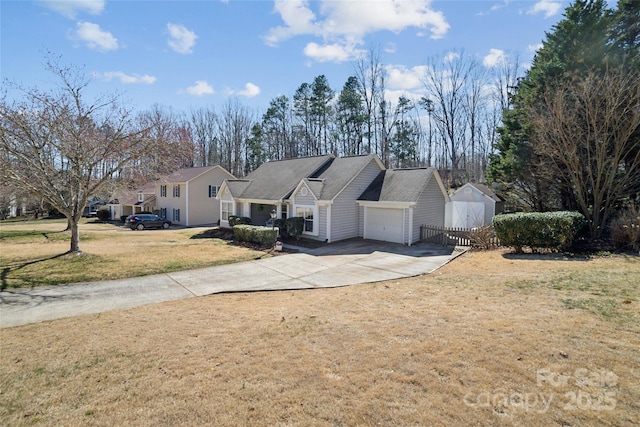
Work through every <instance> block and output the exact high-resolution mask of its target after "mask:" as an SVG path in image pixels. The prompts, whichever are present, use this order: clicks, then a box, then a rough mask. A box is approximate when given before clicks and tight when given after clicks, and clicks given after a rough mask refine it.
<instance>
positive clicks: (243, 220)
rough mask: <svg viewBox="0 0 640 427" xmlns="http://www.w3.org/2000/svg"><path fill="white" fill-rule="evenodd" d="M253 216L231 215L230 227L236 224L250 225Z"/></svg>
mask: <svg viewBox="0 0 640 427" xmlns="http://www.w3.org/2000/svg"><path fill="white" fill-rule="evenodd" d="M250 224H251V218H248V217H246V216H235V215H229V227H231V228H233V226H234V225H250Z"/></svg>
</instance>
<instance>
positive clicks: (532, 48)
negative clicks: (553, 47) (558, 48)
mask: <svg viewBox="0 0 640 427" xmlns="http://www.w3.org/2000/svg"><path fill="white" fill-rule="evenodd" d="M542 46H543V45H542V43H538V44H530V45H529V46H528V47H527V49H529V51H530V52H537V51H539V50H540V49H542Z"/></svg>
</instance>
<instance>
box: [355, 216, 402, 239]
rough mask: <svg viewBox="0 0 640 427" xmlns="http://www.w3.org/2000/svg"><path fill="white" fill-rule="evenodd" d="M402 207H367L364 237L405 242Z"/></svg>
mask: <svg viewBox="0 0 640 427" xmlns="http://www.w3.org/2000/svg"><path fill="white" fill-rule="evenodd" d="M403 220H404V211H403V210H402V209H388V208H366V213H365V226H364V227H365V228H364V230H365V231H364V233H365V235H364V238H365V239H373V240H383V241H385V242H395V243H404V239H403V238H402V237H403V236H402V223H403Z"/></svg>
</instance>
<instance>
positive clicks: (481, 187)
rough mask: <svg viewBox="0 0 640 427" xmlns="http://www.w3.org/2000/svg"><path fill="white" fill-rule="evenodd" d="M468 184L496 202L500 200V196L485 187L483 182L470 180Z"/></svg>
mask: <svg viewBox="0 0 640 427" xmlns="http://www.w3.org/2000/svg"><path fill="white" fill-rule="evenodd" d="M469 185H472V186H474V187H475V188H477V189H478V190H480V191H481V192H482V193H484V194H485V195H486V196H487V197H490V198H491V199H493V200H494V201H496V202H501V201H502V198H501V197H500V196H498V195H497V194H496V193H495V192H494V191H493V190H492V189H491V188H489V187H487V186H486V185H484V184H477V183H475V182H470V183H469Z"/></svg>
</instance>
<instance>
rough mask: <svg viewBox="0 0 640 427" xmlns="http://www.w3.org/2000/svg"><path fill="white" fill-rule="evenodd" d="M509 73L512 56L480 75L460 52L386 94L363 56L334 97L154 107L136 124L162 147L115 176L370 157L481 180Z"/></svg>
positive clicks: (323, 88)
mask: <svg viewBox="0 0 640 427" xmlns="http://www.w3.org/2000/svg"><path fill="white" fill-rule="evenodd" d="M518 67H519V63H518V60H517V57H514V58H508V59H507V58H503V60H502V61H500V62H499V63H497V64H495V66H494V67H491V68H488V67H486V66H484V65H482V64H480V63H479V62H478V61H476V60H475V59H473V58H470V57H468V56H466V55H465V54H464V52H455V53H448V54H447V55H446V56H443V57H433V58H432V59H431V60H430V61H429V63H428V65H426V66H424V67H420V72H419V73H417V74H416V73H415V72H414V74H413V78H417V79H419V83H418V84H417V85H414V86H413V87H410V88H409V89H407V90H404V91H402V92H397V91H395V92H392V91H390V90H388V89H387V85H386V82H387V81H388V80H389V78H390V76H389V70H388V68H387V67H385V66H384V65H383V63H382V61H381V58H380V55H379V53H377V52H376V51H371V52H369V55H368V56H367V57H366V58H363V59H361V60H360V61H358V62H356V63H354V73H353V75H352V76H351V77H349V78H348V79H347V81H346V82H345V83H344V84H343V85H342V88H341V89H339V90H335V89H333V88H332V86H331V84H330V82H329V81H328V79H327V78H326V76H325V75H319V76H317V77H315V78H314V79H313V81H311V82H304V83H302V84H300V85H299V86H298V88H297V89H295V90H294V91H293V94H292V95H291V96H286V95H282V96H278V97H276V98H274V99H272V100H271V101H270V103H269V105H268V107H267V109H266V111H264V112H256V111H252V110H251V109H249V108H248V107H246V106H245V105H243V104H242V103H241V102H240V101H239V100H238V99H229V100H228V101H227V102H226V103H225V104H224V105H222V106H220V107H217V108H216V107H213V106H211V107H202V108H198V109H193V110H190V111H186V112H176V111H174V110H172V109H171V108H169V107H163V106H154V107H153V108H152V109H151V110H150V111H147V112H144V113H142V114H141V120H142V121H143V123H144V126H145V127H147V128H148V129H149V133H148V135H149V137H150V138H155V139H156V140H157V141H158V145H159V146H160V147H163V148H160V149H158V150H157V152H154V153H149V155H148V156H146V157H143V158H141V159H139V160H138V162H136V164H134V165H131V166H130V167H129V168H127V170H125V171H123V173H122V177H125V178H128V179H130V180H131V181H132V184H134V185H136V184H135V183H139V182H140V181H150V180H153V179H157V178H158V177H159V176H162V175H164V174H166V173H169V172H171V171H173V170H175V169H177V168H180V167H190V166H207V165H214V164H220V165H222V166H223V167H225V168H226V169H227V170H229V171H230V172H231V173H233V174H234V175H236V176H239V177H241V176H244V175H246V174H248V173H249V172H251V171H252V170H254V169H256V168H257V167H258V166H260V164H262V163H264V162H266V161H269V160H280V159H286V158H293V157H302V156H315V155H322V154H329V153H332V154H335V155H338V156H351V155H360V154H367V153H376V154H377V155H378V156H379V157H380V159H381V160H382V161H383V162H384V164H385V165H386V166H387V167H393V168H398V167H402V168H405V167H416V166H434V167H437V168H438V169H440V170H441V171H443V173H444V174H445V177H446V178H447V179H448V182H449V183H450V184H455V183H457V184H460V183H462V182H466V181H469V180H473V181H484V180H485V176H486V171H487V165H488V158H489V155H490V154H491V152H492V147H493V146H494V144H495V142H496V140H497V137H498V135H497V132H496V130H497V127H498V126H499V125H500V124H501V121H500V120H501V114H502V110H503V109H504V108H506V107H507V105H508V90H509V88H510V87H513V86H514V85H515V84H516V78H517V72H518ZM396 84H397V83H396Z"/></svg>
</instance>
